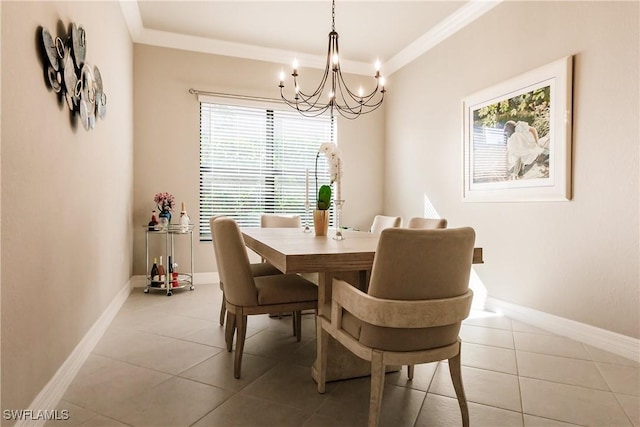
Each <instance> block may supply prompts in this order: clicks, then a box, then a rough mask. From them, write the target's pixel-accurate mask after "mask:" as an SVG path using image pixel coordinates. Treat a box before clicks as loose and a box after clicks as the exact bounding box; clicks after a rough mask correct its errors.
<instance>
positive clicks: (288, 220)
mask: <svg viewBox="0 0 640 427" xmlns="http://www.w3.org/2000/svg"><path fill="white" fill-rule="evenodd" d="M260 227H262V228H300V227H302V221H301V220H300V215H292V216H288V215H278V214H262V215H261V216H260Z"/></svg>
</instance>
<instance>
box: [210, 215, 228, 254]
mask: <svg viewBox="0 0 640 427" xmlns="http://www.w3.org/2000/svg"><path fill="white" fill-rule="evenodd" d="M218 218H224V215H213V216H212V217H209V230H211V243H213V241H214V235H213V221H215V220H216V219H218ZM213 250H214V251H215V244H214V245H213Z"/></svg>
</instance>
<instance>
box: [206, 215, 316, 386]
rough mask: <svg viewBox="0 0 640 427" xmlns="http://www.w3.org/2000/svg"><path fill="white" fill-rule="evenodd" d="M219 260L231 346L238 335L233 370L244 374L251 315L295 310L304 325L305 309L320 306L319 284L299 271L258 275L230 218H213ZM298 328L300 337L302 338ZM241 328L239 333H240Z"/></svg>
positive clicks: (228, 341) (235, 372)
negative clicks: (302, 317)
mask: <svg viewBox="0 0 640 427" xmlns="http://www.w3.org/2000/svg"><path fill="white" fill-rule="evenodd" d="M213 230H214V231H213V233H214V235H215V236H216V239H215V240H214V245H215V254H216V260H217V263H218V269H219V271H220V276H221V278H222V280H223V281H224V298H225V300H226V307H227V329H226V331H225V332H226V333H225V341H226V344H227V350H228V351H231V350H232V347H233V337H234V335H236V336H237V337H236V350H235V355H234V365H233V374H234V376H235V377H236V378H240V372H241V367H242V352H243V350H244V341H245V337H246V334H247V317H248V316H249V315H254V314H271V313H282V312H293V313H295V315H294V316H295V317H296V318H297V319H298V325H300V323H301V322H300V314H301V312H302V310H308V309H315V310H317V309H318V288H317V287H316V285H314V284H313V283H311V282H309V281H308V280H306V279H304V278H302V277H301V276H299V275H297V274H277V275H271V276H259V277H254V276H253V274H252V272H251V267H250V265H251V264H250V263H249V256H248V255H247V249H246V247H245V243H244V239H243V238H242V233H241V232H240V228H239V227H238V224H237V223H236V222H235V221H234V220H232V219H230V218H218V219H216V220H215V221H214V222H213ZM301 329H302V328H298V330H297V336H296V339H297V341H298V342H299V341H300V339H301ZM236 331H237V334H236Z"/></svg>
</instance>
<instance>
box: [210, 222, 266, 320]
mask: <svg viewBox="0 0 640 427" xmlns="http://www.w3.org/2000/svg"><path fill="white" fill-rule="evenodd" d="M211 225H212V236H215V238H214V239H213V246H214V248H215V250H214V252H215V256H216V262H217V264H218V272H219V274H220V280H221V281H222V282H223V283H224V296H225V299H226V300H227V301H228V302H229V303H231V304H233V305H236V306H242V307H249V306H256V305H258V292H257V290H256V285H255V282H254V281H253V275H252V273H251V267H250V263H249V256H248V255H247V249H246V247H245V244H244V239H243V238H242V233H241V232H240V228H239V227H238V224H236V222H235V221H234V220H232V219H231V218H217V219H215V220H213V221H211Z"/></svg>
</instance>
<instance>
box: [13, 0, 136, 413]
mask: <svg viewBox="0 0 640 427" xmlns="http://www.w3.org/2000/svg"><path fill="white" fill-rule="evenodd" d="M71 22H76V23H78V24H81V25H83V26H84V28H85V30H86V37H87V57H86V60H87V62H89V63H91V64H93V65H97V66H98V67H99V68H100V71H101V74H102V78H103V82H104V87H105V92H106V93H107V96H108V112H107V117H106V119H105V120H104V121H98V123H97V124H96V127H95V129H94V130H92V131H89V132H87V131H85V130H84V128H82V126H81V125H80V124H79V123H78V122H75V121H72V120H70V114H69V110H68V108H66V107H65V106H64V105H63V104H62V103H59V102H58V101H57V99H56V95H55V94H54V93H53V92H52V91H50V90H48V89H47V86H46V85H45V80H44V73H43V64H42V62H41V60H40V58H39V55H38V50H37V47H38V46H39V43H40V38H39V34H38V33H37V30H38V27H39V26H44V27H46V28H47V29H49V31H50V32H51V33H52V34H59V33H60V32H59V30H58V26H59V25H60V24H62V25H68V24H70V23H71ZM132 54H133V50H132V43H131V39H130V36H129V33H128V30H127V28H126V26H125V23H124V19H123V16H122V12H121V10H120V6H119V4H118V3H117V2H2V63H1V65H2V66H1V68H2V81H1V84H2V95H3V97H2V106H1V107H2V147H1V148H2V166H1V172H2V177H1V180H2V181H1V182H2V202H1V203H2V206H3V207H5V209H4V210H3V212H2V223H1V227H2V237H1V239H2V266H1V271H2V278H1V280H2V300H1V301H2V322H1V323H2V327H1V329H2V331H1V332H2V369H1V370H2V398H3V400H2V408H3V409H25V408H28V405H29V404H30V403H31V402H32V401H33V399H34V398H35V397H36V395H37V394H38V393H39V392H40V390H41V389H42V388H43V387H44V386H45V385H46V384H47V382H48V381H49V380H50V379H51V377H52V376H53V375H54V374H55V372H56V371H57V370H58V368H59V367H60V366H61V364H62V363H63V362H64V361H65V359H66V358H67V356H69V354H70V353H71V351H72V350H73V349H74V348H75V346H76V345H77V344H78V343H79V341H80V340H81V339H82V337H83V336H84V335H85V334H86V332H87V331H88V330H89V328H90V327H91V326H92V325H93V324H94V322H95V321H96V320H97V318H98V316H100V314H101V313H102V312H103V311H104V309H105V308H106V307H107V305H108V304H109V303H110V302H111V301H112V300H113V298H114V297H115V295H116V293H117V292H118V291H119V290H120V289H121V288H122V287H123V286H125V285H126V284H127V282H128V281H129V279H130V277H131V265H132V260H131V248H132V236H133V230H132V222H131V218H132V189H133V105H132V101H133V85H132V82H133V80H132V78H133V70H132V65H133V58H132ZM7 206H10V207H11V209H6V207H7Z"/></svg>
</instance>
